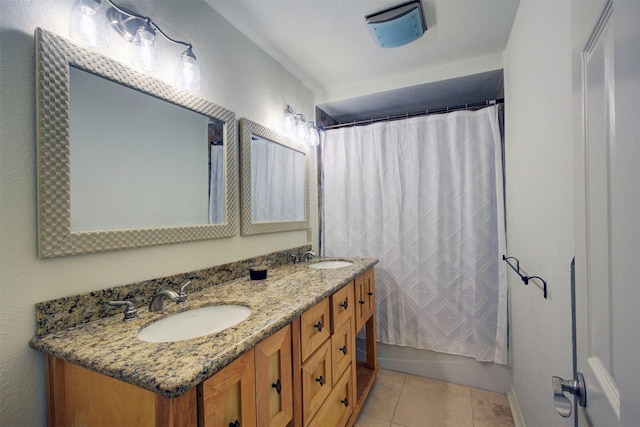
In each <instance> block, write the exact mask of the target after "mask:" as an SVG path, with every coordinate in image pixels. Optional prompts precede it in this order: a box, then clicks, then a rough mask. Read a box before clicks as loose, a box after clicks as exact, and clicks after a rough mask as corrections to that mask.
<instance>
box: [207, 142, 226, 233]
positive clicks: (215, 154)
mask: <svg viewBox="0 0 640 427" xmlns="http://www.w3.org/2000/svg"><path fill="white" fill-rule="evenodd" d="M210 155H211V157H210V159H209V168H210V169H209V224H222V223H224V222H225V217H224V209H225V206H224V200H225V196H226V194H225V192H224V189H225V185H224V181H225V180H224V146H223V145H212V146H211V152H210Z"/></svg>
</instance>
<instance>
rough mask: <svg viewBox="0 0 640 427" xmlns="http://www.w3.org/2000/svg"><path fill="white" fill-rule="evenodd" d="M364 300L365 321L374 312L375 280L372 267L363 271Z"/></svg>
mask: <svg viewBox="0 0 640 427" xmlns="http://www.w3.org/2000/svg"><path fill="white" fill-rule="evenodd" d="M363 276H364V300H365V304H364V306H365V308H364V311H365V319H368V318H370V317H371V316H373V314H374V313H375V311H376V295H375V280H374V275H373V267H372V268H370V269H369V270H367V271H365V272H364V274H363Z"/></svg>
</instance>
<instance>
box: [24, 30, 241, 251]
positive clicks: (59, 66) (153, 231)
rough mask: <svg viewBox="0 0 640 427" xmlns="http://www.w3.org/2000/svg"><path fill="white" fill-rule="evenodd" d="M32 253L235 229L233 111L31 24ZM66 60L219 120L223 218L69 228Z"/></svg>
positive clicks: (212, 235) (184, 238) (158, 241)
mask: <svg viewBox="0 0 640 427" xmlns="http://www.w3.org/2000/svg"><path fill="white" fill-rule="evenodd" d="M35 42H36V73H37V75H36V103H37V105H36V132H37V149H36V150H37V152H36V161H37V216H38V256H39V257H40V258H50V257H58V256H66V255H77V254H88V253H95V252H106V251H115V250H120V249H131V248H139V247H146V246H156V245H164V244H169V243H179V242H189V241H196V240H205V239H216V238H221V237H231V236H235V235H236V234H237V217H238V191H237V190H238V188H237V186H238V184H237V174H238V147H237V138H236V120H235V114H234V113H233V112H232V111H229V110H227V109H225V108H223V107H220V106H218V105H216V104H214V103H212V102H210V101H207V100H204V99H201V98H198V97H196V96H193V95H191V94H189V93H188V92H185V91H181V90H179V89H176V88H173V87H171V86H170V85H168V84H167V83H164V82H162V81H160V80H157V79H155V78H152V77H149V76H147V75H144V74H142V73H139V72H137V71H135V70H133V69H131V68H129V67H127V66H126V65H123V64H121V63H120V62H117V61H115V60H113V59H110V58H106V57H104V56H103V55H100V54H98V53H95V52H92V51H90V50H88V49H85V48H82V47H80V46H77V45H75V44H73V43H71V42H70V41H68V40H66V39H64V38H62V37H60V36H58V35H55V34H53V33H50V32H48V31H46V30H43V29H42V28H36V32H35ZM69 66H74V67H76V68H79V69H81V70H84V71H87V72H89V73H91V74H94V75H97V76H99V77H102V78H105V79H109V80H111V81H114V82H116V83H119V84H122V85H125V86H128V87H130V88H132V89H135V90H138V91H140V92H143V93H145V94H147V95H150V96H153V97H156V98H159V99H161V100H164V101H167V102H170V103H172V104H176V105H179V106H182V107H184V108H187V109H189V110H192V111H195V112H197V113H200V114H203V115H205V116H208V117H212V118H214V119H216V120H219V121H222V122H223V123H224V144H225V146H226V153H225V154H226V157H225V168H226V170H225V184H226V197H225V199H226V200H225V210H226V211H225V221H226V222H225V223H222V224H201V225H186V226H175V227H174V226H171V227H149V228H134V229H123V230H104V231H102V230H100V231H82V232H72V231H71V188H70V178H71V175H70V154H71V152H70V129H69V125H70V120H69Z"/></svg>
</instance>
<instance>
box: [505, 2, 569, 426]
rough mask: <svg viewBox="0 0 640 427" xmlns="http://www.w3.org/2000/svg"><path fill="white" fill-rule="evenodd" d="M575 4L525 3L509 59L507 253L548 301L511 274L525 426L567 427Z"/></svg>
mask: <svg viewBox="0 0 640 427" xmlns="http://www.w3.org/2000/svg"><path fill="white" fill-rule="evenodd" d="M571 59H572V56H571V2H564V1H553V2H541V1H529V0H523V1H521V3H520V6H519V9H518V13H517V16H516V20H515V23H514V25H513V28H512V31H511V36H510V38H509V43H508V45H507V49H506V50H505V53H504V70H505V98H506V108H505V119H506V124H505V128H506V147H505V153H506V168H505V172H506V210H507V248H508V249H507V250H508V253H509V255H511V256H515V257H517V258H518V259H519V260H520V264H521V267H523V268H524V269H525V270H526V273H527V274H529V275H538V276H541V277H543V278H544V279H545V280H546V281H547V283H548V288H549V299H547V300H545V299H544V298H543V296H542V291H541V290H540V289H538V288H536V287H535V285H532V284H531V283H530V284H529V285H528V286H525V285H524V283H523V282H522V281H521V280H520V279H519V278H518V277H517V276H516V275H515V274H514V273H510V276H509V282H510V283H509V284H510V292H511V309H510V312H511V338H512V341H511V348H512V377H513V388H514V390H515V391H516V394H517V397H518V401H519V404H520V409H521V410H522V414H523V416H524V420H525V422H526V425H527V427H536V426H551V425H553V426H562V425H566V426H570V425H573V419H572V418H568V419H563V418H561V417H560V416H559V415H558V414H557V413H556V411H555V409H554V406H553V394H552V389H551V377H552V376H553V375H558V376H561V377H563V378H571V377H572V374H573V368H572V343H571V293H570V278H571V276H570V262H571V259H572V258H573V237H574V236H573V226H574V224H573V169H572V167H573V166H572V161H573V152H572V123H571V120H572V98H571V96H572V62H571Z"/></svg>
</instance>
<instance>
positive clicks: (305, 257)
mask: <svg viewBox="0 0 640 427" xmlns="http://www.w3.org/2000/svg"><path fill="white" fill-rule="evenodd" d="M315 256H316V253H315V252H313V251H307V252H305V253H303V254H302V255H300V262H303V261H306V260H310V259H311V258H314V257H315Z"/></svg>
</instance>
